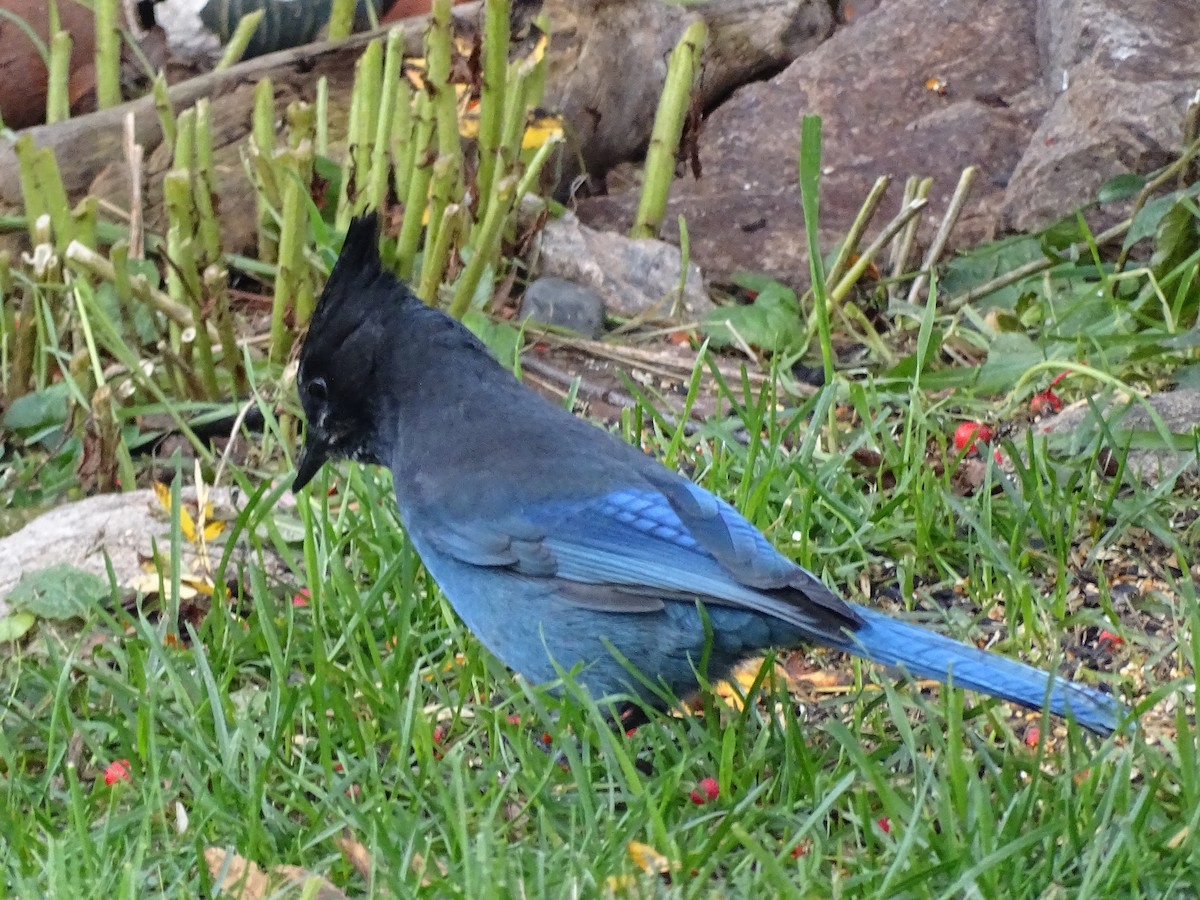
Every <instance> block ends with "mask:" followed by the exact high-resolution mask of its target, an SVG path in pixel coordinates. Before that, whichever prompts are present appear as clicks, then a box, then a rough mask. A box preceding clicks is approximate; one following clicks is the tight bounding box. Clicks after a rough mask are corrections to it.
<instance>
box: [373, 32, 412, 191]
mask: <svg viewBox="0 0 1200 900" xmlns="http://www.w3.org/2000/svg"><path fill="white" fill-rule="evenodd" d="M403 63H404V31H403V30H402V29H399V28H395V29H392V31H390V32H388V36H387V47H386V49H385V51H384V63H383V85H382V88H381V94H380V98H379V111H378V116H377V118H376V120H375V139H374V140H373V141H372V143H371V171H370V173H369V174H368V176H367V191H366V194H367V207H368V208H369V209H382V208H383V203H384V200H385V199H386V196H387V187H388V174H389V167H388V151H389V149H390V147H391V132H392V125H393V124H394V122H395V118H396V116H395V112H394V109H395V106H396V103H397V101H398V100H399V99H404V100H405V101H407V97H402V95H401V92H400V78H401V75H400V70H401V67H402V66H403Z"/></svg>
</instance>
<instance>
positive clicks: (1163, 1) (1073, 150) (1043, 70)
mask: <svg viewBox="0 0 1200 900" xmlns="http://www.w3.org/2000/svg"><path fill="white" fill-rule="evenodd" d="M1198 47H1200V14H1198V11H1197V7H1196V3H1195V0H1040V2H1037V3H1032V2H1029V0H992V2H987V3H981V2H975V3H963V2H961V0H938V2H929V0H881V2H879V4H878V6H877V7H875V8H874V9H872V10H870V11H869V12H867V13H866V14H863V15H861V16H859V17H857V18H855V20H854V21H852V22H851V23H850V24H848V25H846V26H844V27H842V28H841V29H839V30H838V31H837V32H836V33H835V34H834V35H833V37H831V38H830V39H829V40H827V41H826V42H824V43H823V44H821V45H820V46H818V47H817V48H816V49H814V50H812V51H811V52H808V53H807V54H806V55H804V56H802V57H800V58H799V59H797V60H796V61H795V62H794V63H792V64H791V65H790V66H789V67H788V68H787V69H786V70H785V71H783V72H781V73H780V74H779V75H777V76H776V77H774V78H772V79H770V80H768V81H764V82H759V83H755V84H750V85H747V86H746V87H744V88H741V89H740V90H738V91H736V92H735V93H734V94H733V96H732V97H730V99H729V100H728V101H727V102H725V103H724V104H723V105H721V106H720V107H719V108H718V109H717V110H716V111H715V112H713V113H712V114H711V115H710V116H709V118H708V120H707V121H706V123H705V126H704V129H703V131H702V133H701V136H700V160H701V162H702V163H703V176H702V177H701V178H700V179H699V180H695V179H692V178H691V177H690V176H689V177H685V178H682V179H680V180H679V181H677V182H676V183H675V184H674V185H673V187H672V191H671V200H670V204H669V207H668V210H667V215H666V216H665V218H664V222H665V223H666V226H667V227H666V228H665V229H664V234H663V236H664V237H665V238H667V239H673V238H674V232H673V231H672V228H673V225H674V223H675V222H676V220H677V217H678V216H679V215H683V216H684V218H685V219H686V221H687V226H688V232H689V236H690V239H691V248H692V254H693V256H694V258H695V259H696V260H697V261H698V262H699V263H700V264H701V265H702V266H703V267H704V269H705V271H706V273H708V275H709V276H710V277H711V278H714V279H716V280H724V279H725V278H726V277H727V276H728V275H729V274H730V273H732V272H734V271H737V270H741V269H750V270H753V271H758V272H763V273H766V274H769V275H772V276H774V277H776V278H780V279H781V280H783V281H786V282H788V283H791V284H793V285H803V284H805V283H807V280H808V264H807V257H806V253H805V237H804V221H803V216H802V214H801V207H800V191H799V187H798V184H797V166H796V160H797V154H798V151H799V144H800V122H801V119H802V118H803V117H804V116H805V115H807V114H817V115H820V116H821V117H822V121H823V143H824V147H823V151H824V152H823V156H822V164H823V167H824V174H823V177H822V182H821V220H820V225H821V242H822V246H823V247H824V248H826V249H828V248H831V247H832V246H833V244H834V243H835V242H836V241H837V240H839V239H840V238H841V237H842V236H843V235H844V234H845V232H846V229H847V228H848V227H849V225H850V223H851V222H852V221H853V220H854V218H855V216H856V215H857V213H858V211H859V209H860V207H861V204H862V202H863V200H864V198H865V197H866V195H867V192H868V191H869V190H870V188H871V185H872V184H873V183H874V181H875V179H876V178H878V177H879V176H883V175H890V176H893V178H895V179H896V180H897V182H899V183H894V184H893V186H892V188H891V190H890V191H889V195H888V196H887V198H886V199H885V201H884V203H883V205H882V207H881V209H880V211H879V213H878V214H877V215H876V218H875V231H877V229H878V228H879V227H881V226H882V224H883V223H885V222H887V221H888V219H890V218H891V216H892V215H893V214H894V213H895V212H896V210H897V209H898V207H899V201H900V195H901V187H902V182H903V179H904V178H906V177H907V176H909V175H920V176H931V177H933V179H934V186H933V191H932V193H931V195H930V201H929V210H928V213H927V214H926V216H925V219H924V221H923V223H922V226H921V229H920V231H919V234H918V243H926V242H927V241H928V239H929V238H930V237H931V235H932V232H933V230H934V229H935V228H936V226H937V224H938V220H939V219H940V217H941V214H942V213H943V211H944V209H945V206H946V202H947V200H948V199H949V197H950V195H951V193H952V192H953V190H954V188H955V186H956V184H957V181H958V178H959V175H960V173H961V171H962V170H963V169H964V168H965V167H967V166H970V165H973V166H976V167H978V168H979V170H980V177H979V178H978V179H977V180H976V182H975V186H974V187H973V189H972V191H971V194H970V196H969V199H968V203H967V206H966V208H965V210H964V214H963V216H962V217H961V218H960V219H959V222H958V224H957V226H956V227H955V229H954V232H953V234H952V235H951V240H950V245H949V247H950V249H951V250H953V249H954V248H956V247H958V248H961V247H967V246H972V245H974V244H977V243H980V242H982V241H986V240H988V239H991V238H993V237H995V236H997V235H1000V234H1003V233H1006V232H1008V231H1011V230H1031V229H1037V228H1040V227H1042V226H1045V225H1047V224H1050V223H1051V222H1052V221H1054V220H1055V219H1057V218H1059V217H1061V216H1063V215H1067V214H1069V213H1070V212H1071V211H1072V210H1073V209H1075V208H1076V207H1078V206H1081V205H1087V204H1091V203H1092V201H1093V200H1094V199H1095V196H1096V192H1097V189H1098V188H1099V187H1100V186H1101V185H1102V184H1103V183H1104V182H1105V181H1106V180H1108V179H1109V178H1111V177H1112V176H1114V175H1117V174H1120V173H1123V172H1128V171H1137V172H1146V171H1150V170H1152V169H1154V168H1157V167H1159V166H1161V165H1163V164H1164V163H1165V162H1167V161H1168V160H1169V159H1170V158H1171V156H1172V154H1174V153H1177V152H1178V150H1179V146H1180V143H1181V136H1182V121H1183V115H1184V110H1185V107H1186V105H1187V102H1188V100H1189V99H1190V98H1191V97H1192V96H1193V95H1194V94H1195V92H1196V90H1197V87H1200V51H1198V50H1197V48H1198ZM931 79H936V80H937V81H936V82H933V83H930V82H931ZM939 82H940V84H939ZM1064 84H1066V85H1067V87H1066V89H1065V90H1064ZM939 86H944V90H938V89H937V88H938V87H939ZM636 204H637V197H636V193H635V192H633V191H630V192H628V193H625V194H613V195H610V196H605V197H595V198H589V199H586V200H583V201H581V202H580V204H579V206H578V213H579V216H580V218H581V219H582V220H583V221H584V222H586V223H587V224H589V225H592V226H594V227H608V228H625V227H628V224H629V222H630V221H631V219H632V214H633V210H634V208H635V207H636ZM1127 211H1128V203H1127V202H1124V203H1121V204H1118V205H1115V206H1113V207H1112V208H1106V209H1100V208H1097V207H1095V206H1091V207H1088V208H1087V209H1086V210H1085V212H1086V215H1087V217H1088V220H1089V222H1090V223H1092V225H1093V227H1094V228H1097V229H1099V228H1103V227H1105V226H1106V225H1108V224H1110V223H1111V222H1112V221H1113V220H1114V219H1116V218H1117V217H1121V216H1124V215H1125V214H1126V213H1127ZM873 233H874V231H872V232H869V233H868V239H869V238H870V237H871V236H873Z"/></svg>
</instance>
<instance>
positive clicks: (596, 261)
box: [533, 213, 713, 321]
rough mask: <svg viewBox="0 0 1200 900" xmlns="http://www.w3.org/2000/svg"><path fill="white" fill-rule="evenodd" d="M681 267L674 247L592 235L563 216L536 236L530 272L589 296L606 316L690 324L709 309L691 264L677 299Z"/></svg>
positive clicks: (652, 241)
mask: <svg viewBox="0 0 1200 900" xmlns="http://www.w3.org/2000/svg"><path fill="white" fill-rule="evenodd" d="M682 265H683V262H682V257H681V254H680V252H679V248H678V247H674V246H672V245H671V244H668V243H666V242H664V241H659V240H655V239H653V238H629V237H625V236H624V235H621V234H612V233H608V232H603V231H597V230H595V229H593V228H588V227H587V226H586V225H583V224H581V223H580V222H579V220H578V219H577V218H576V217H575V216H574V215H572V214H570V213H568V214H566V215H564V216H562V217H561V218H558V219H551V220H550V221H549V222H547V223H546V226H545V227H544V228H543V229H542V231H541V233H540V234H539V235H538V244H537V252H536V256H535V261H534V266H533V268H534V272H535V273H536V274H537V275H541V276H545V275H554V276H557V277H559V278H563V279H566V280H567V281H572V282H575V283H576V284H579V285H584V286H586V287H588V288H590V289H592V290H594V291H595V292H596V293H597V294H599V295H600V297H602V298H603V299H604V309H605V312H606V314H607V315H610V316H617V317H620V318H633V317H635V316H644V317H646V318H647V319H649V320H656V321H666V320H672V319H678V318H680V317H682V318H684V319H686V320H688V321H693V320H695V319H697V318H699V317H700V316H702V315H703V314H704V313H705V312H707V311H708V310H710V309H712V308H713V303H712V301H711V300H710V299H709V297H708V293H707V291H706V290H705V287H704V276H703V274H701V272H700V269H699V267H697V266H696V264H695V263H689V265H688V270H687V280H686V282H685V283H684V287H683V293H682V297H680V291H679V288H680V282H681V280H682V279H681V277H680V275H681V271H682ZM673 314H674V315H673Z"/></svg>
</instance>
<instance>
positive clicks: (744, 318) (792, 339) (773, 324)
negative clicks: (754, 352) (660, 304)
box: [702, 280, 805, 353]
mask: <svg viewBox="0 0 1200 900" xmlns="http://www.w3.org/2000/svg"><path fill="white" fill-rule="evenodd" d="M759 284H760V285H761V286H760V288H759V289H758V296H757V297H756V298H755V300H754V302H753V303H751V304H750V305H749V306H723V307H721V308H720V309H714V310H712V311H711V312H709V313H708V314H707V315H706V316H705V317H704V322H703V323H702V325H703V328H704V332H705V334H707V335H708V337H709V338H710V339H711V341H712V343H713V344H714V345H715V346H718V347H726V346H729V345H731V344H738V343H741V342H742V341H744V342H745V343H747V344H749V345H750V346H751V347H758V348H759V349H761V350H767V351H770V352H771V353H780V352H783V351H787V350H794V349H796V348H798V347H800V346H802V345H803V343H804V339H805V333H804V325H803V322H802V320H801V316H800V302H799V301H798V300H797V299H796V295H795V293H794V292H793V291H792V290H791V289H790V288H789V287H787V286H786V285H783V284H780V283H779V282H777V281H770V280H768V281H766V282H760V283H759ZM751 289H752V290H753V288H751ZM735 331H736V332H737V336H736V337H735V336H734V332H735ZM739 338H740V340H739Z"/></svg>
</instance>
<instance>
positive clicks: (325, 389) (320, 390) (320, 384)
mask: <svg viewBox="0 0 1200 900" xmlns="http://www.w3.org/2000/svg"><path fill="white" fill-rule="evenodd" d="M308 396H310V397H312V398H313V399H314V400H328V399H329V385H327V384H326V383H325V379H324V378H321V377H320V376H317V377H316V378H314V379H313V380H312V381H310V382H309V383H308Z"/></svg>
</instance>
